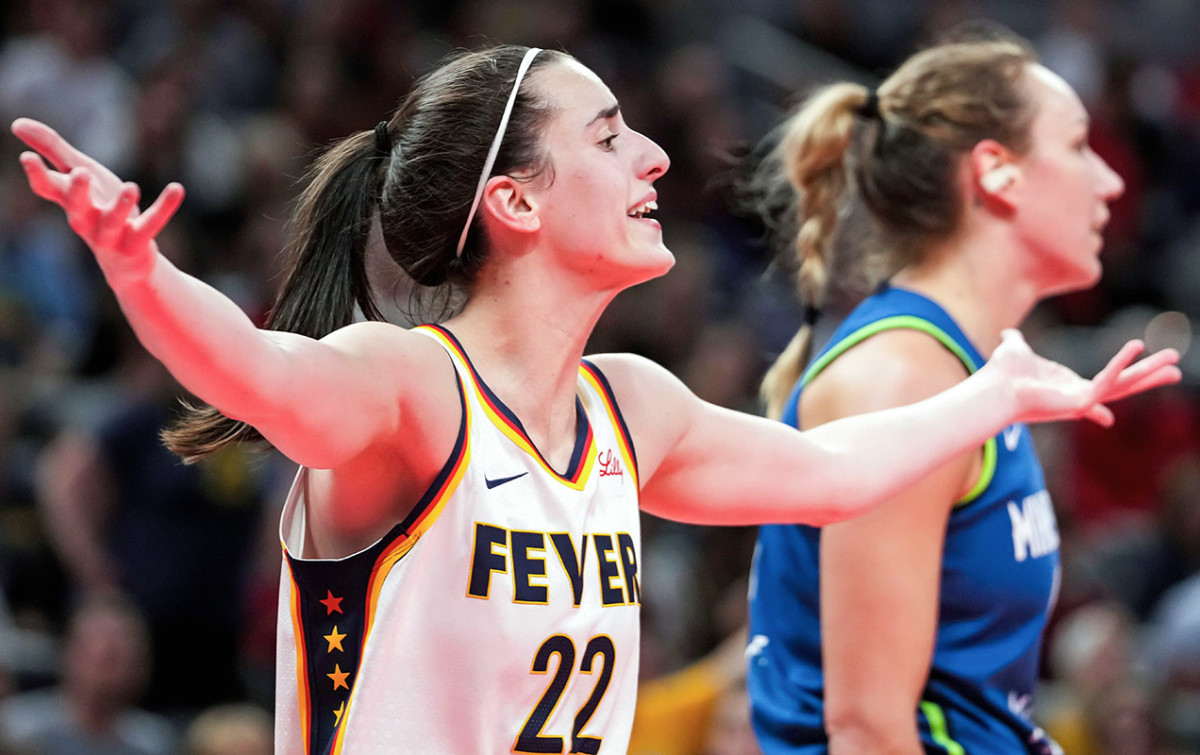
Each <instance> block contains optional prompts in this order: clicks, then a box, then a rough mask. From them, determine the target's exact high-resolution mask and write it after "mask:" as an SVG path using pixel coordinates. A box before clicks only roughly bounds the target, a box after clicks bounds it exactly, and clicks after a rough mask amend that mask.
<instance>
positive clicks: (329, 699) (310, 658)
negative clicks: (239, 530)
mask: <svg viewBox="0 0 1200 755" xmlns="http://www.w3.org/2000/svg"><path fill="white" fill-rule="evenodd" d="M454 378H455V379H454V384H455V385H456V386H458V398H459V402H460V403H461V405H462V419H461V420H460V421H459V425H458V436H457V438H456V439H455V441H454V449H453V450H452V451H451V452H450V456H449V457H448V458H447V459H446V463H445V464H443V465H442V468H441V469H440V470H439V471H438V474H437V476H436V477H435V478H434V480H433V482H432V483H431V484H430V485H429V487H428V488H427V489H426V490H425V493H424V494H423V495H422V496H421V498H420V500H419V501H418V502H417V504H416V505H415V506H413V508H412V511H410V512H409V514H408V515H407V516H406V517H404V519H403V520H402V521H401V522H400V523H399V524H397V525H395V526H394V527H392V528H391V529H390V530H388V533H387V534H386V535H384V536H383V537H382V538H380V539H379V540H378V541H376V542H375V543H374V544H373V545H371V546H369V547H368V548H366V549H365V550H362V551H359V552H358V553H354V554H352V555H350V556H346V557H345V558H339V559H304V558H296V557H294V556H293V555H292V554H291V553H290V552H288V550H287V549H286V548H285V549H284V557H285V558H287V560H288V567H289V570H290V572H291V575H292V580H293V581H294V582H295V584H296V587H297V588H298V595H299V598H300V611H299V613H300V628H299V631H302V632H303V634H304V640H303V641H304V647H305V648H306V651H307V652H306V654H305V659H304V663H305V674H306V675H307V678H308V688H309V722H310V728H311V731H310V736H309V742H310V743H311V748H312V749H311V752H310V753H308V755H318V754H319V753H327V752H329V751H330V748H331V747H332V746H333V740H334V737H335V736H336V735H337V731H338V727H339V726H341V719H340V718H339V717H337V716H334V715H331V713H330V712H331V711H334V710H338V709H339V706H340V707H341V710H345V705H346V703H347V702H348V701H349V699H350V693H351V692H352V691H353V689H354V680H355V678H357V675H358V667H359V664H360V663H361V661H362V653H363V650H364V648H363V642H364V632H365V631H366V615H367V609H368V606H367V599H368V597H369V596H368V595H367V589H368V587H369V585H370V581H371V575H372V573H373V571H374V569H375V566H376V564H377V562H378V560H379V556H380V555H381V554H382V553H383V552H384V551H385V550H387V549H388V547H389V546H391V545H392V543H394V542H396V540H398V539H399V538H402V537H407V536H409V535H410V534H412V533H411V532H410V528H412V527H413V526H414V525H415V524H416V523H417V522H419V521H420V519H421V517H422V516H423V515H424V514H425V512H426V510H427V509H428V508H429V506H430V505H431V504H432V503H433V502H434V501H435V499H436V498H437V494H438V492H439V491H440V490H441V489H442V487H443V486H444V485H445V484H446V480H447V479H449V477H450V475H451V474H452V473H453V471H454V469H455V467H456V466H457V464H458V460H459V459H460V458H461V457H462V455H463V453H464V451H465V450H466V445H467V412H468V411H469V408H468V406H467V397H466V394H465V393H464V387H463V383H462V377H461V376H460V375H459V374H458V371H457V370H455V373H454ZM323 600H324V601H328V602H325V603H323V602H322V601H323ZM335 627H336V629H337V634H339V635H344V638H343V639H342V640H341V645H342V646H343V650H342V651H341V652H338V653H337V654H336V655H334V653H333V652H332V651H331V650H330V649H328V646H329V640H327V639H326V637H327V636H330V634H331V632H332V630H333V629H334V628H335ZM329 674H346V676H345V683H346V685H347V686H345V687H341V686H337V683H336V678H331V677H330V676H329Z"/></svg>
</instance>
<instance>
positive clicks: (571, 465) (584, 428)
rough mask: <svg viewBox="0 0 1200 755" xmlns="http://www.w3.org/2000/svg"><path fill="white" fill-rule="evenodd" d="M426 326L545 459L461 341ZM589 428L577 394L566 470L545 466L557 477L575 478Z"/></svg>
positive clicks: (446, 331)
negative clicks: (445, 343)
mask: <svg viewBox="0 0 1200 755" xmlns="http://www.w3.org/2000/svg"><path fill="white" fill-rule="evenodd" d="M426 327H428V328H432V329H435V330H437V331H438V332H439V333H442V334H443V335H445V336H446V338H448V339H449V340H450V341H451V342H452V343H453V344H454V346H455V348H457V349H458V352H459V353H460V354H461V355H462V357H463V359H464V361H466V363H467V369H469V370H470V371H471V375H472V376H473V377H474V378H475V382H476V384H478V385H479V388H480V390H482V391H483V393H484V395H486V396H487V399H488V402H489V403H491V405H492V406H493V407H494V408H495V409H496V411H498V412H500V413H501V414H503V415H504V417H505V419H507V420H508V421H509V422H511V423H512V425H513V427H515V428H516V429H517V430H518V431H519V432H520V433H521V435H523V436H525V440H526V441H528V443H529V445H530V447H531V448H533V450H534V451H536V452H537V454H538V456H541V457H542V459H543V460H545V458H546V457H545V456H544V455H543V454H542V452H541V449H539V448H538V447H537V444H536V443H534V442H533V439H532V438H530V437H529V433H528V432H526V431H525V426H524V425H522V424H521V420H520V418H519V417H517V415H516V414H515V413H514V412H513V410H512V409H509V408H508V405H507V404H505V403H504V402H503V401H501V400H500V397H499V396H497V395H496V394H495V393H494V392H493V391H492V389H491V388H490V387H489V386H488V384H487V382H486V381H485V380H484V379H483V377H482V376H481V375H480V374H479V370H477V369H475V364H474V362H472V361H471V355H470V354H468V353H467V350H466V349H464V348H463V346H462V343H460V342H459V340H458V338H456V337H455V335H454V334H453V333H451V332H450V331H449V330H448V329H447V328H446V327H445V326H444V325H427V326H426ZM589 428H590V425H589V424H588V416H587V412H585V411H584V409H583V402H582V401H580V400H579V397H578V396H576V397H575V447H574V449H572V451H571V460H570V461H569V462H568V463H567V469H566V471H565V472H562V473H559V472H557V471H556V470H554V468H553V467H549V464H548V463H547V467H549V468H550V469H551V470H552V471H554V472H555V474H557V475H558V476H559V477H562V478H563V479H565V480H572V479H574V478H575V474H576V473H577V472H578V471H579V465H580V464H581V463H583V453H584V451H585V450H587V439H588V430H589Z"/></svg>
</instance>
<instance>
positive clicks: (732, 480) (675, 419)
mask: <svg viewBox="0 0 1200 755" xmlns="http://www.w3.org/2000/svg"><path fill="white" fill-rule="evenodd" d="M593 359H594V361H595V362H596V364H597V366H599V367H600V368H601V369H602V370H603V371H604V372H605V374H606V375H607V376H608V379H609V382H610V383H611V384H612V386H613V391H614V393H615V395H616V398H617V401H618V403H619V405H620V406H621V411H622V414H623V415H624V417H625V420H626V423H627V424H628V426H629V430H630V434H631V435H632V437H633V442H634V446H635V449H636V452H637V458H638V469H639V479H640V482H641V487H642V489H641V507H642V509H643V510H645V511H648V512H649V513H652V514H655V515H658V516H662V517H664V518H667V519H674V520H677V521H685V522H693V523H698V524H717V525H722V524H728V525H740V524H761V523H764V522H770V521H790V522H797V521H804V522H815V521H818V520H821V519H822V518H823V517H824V516H825V515H826V513H827V512H824V511H823V510H822V508H821V507H822V505H823V502H827V501H829V500H832V498H833V495H832V494H831V493H830V492H829V491H823V492H821V493H819V494H816V495H814V494H813V489H812V488H811V487H806V486H805V485H803V484H802V483H801V482H800V481H802V480H805V479H809V478H810V475H815V474H816V473H817V472H818V471H819V470H820V469H821V468H822V465H823V464H824V463H825V462H826V461H827V460H828V458H829V457H830V453H829V452H828V450H827V449H825V448H822V447H821V446H819V445H817V444H815V443H812V442H810V441H808V440H807V439H806V438H804V436H803V434H802V433H797V432H796V431H795V430H794V429H792V428H790V427H788V426H786V425H784V424H782V423H780V422H776V421H774V420H768V419H765V418H763V417H759V416H755V415H751V414H747V413H745V412H739V411H734V410H732V409H726V408H724V407H720V406H717V405H715V404H711V403H709V402H707V401H703V400H702V399H700V398H699V397H697V396H696V395H695V394H694V393H692V392H691V390H689V389H688V388H687V386H685V385H684V384H683V382H682V381H680V380H679V379H678V378H677V377H675V376H674V375H672V374H671V373H670V372H668V371H667V370H666V369H664V368H663V367H660V366H659V365H657V364H654V363H653V362H650V361H649V360H646V359H642V358H640V357H633V356H629V355H603V356H600V357H594V358H593ZM781 470H787V472H788V474H780V471H781Z"/></svg>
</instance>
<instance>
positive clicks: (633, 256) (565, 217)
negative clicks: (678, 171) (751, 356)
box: [529, 59, 674, 289]
mask: <svg viewBox="0 0 1200 755" xmlns="http://www.w3.org/2000/svg"><path fill="white" fill-rule="evenodd" d="M536 85H537V87H538V88H539V90H540V92H541V94H542V95H543V96H544V97H545V98H546V100H547V101H548V103H549V104H550V106H551V107H552V108H553V109H554V116H553V117H552V118H551V119H550V122H549V123H548V125H547V127H546V131H545V133H544V135H543V143H544V146H545V148H546V150H547V152H548V153H549V155H550V161H551V164H552V165H553V171H552V173H551V175H552V176H553V179H552V180H551V181H549V182H547V183H545V184H544V185H540V186H531V187H530V188H529V191H530V192H531V193H532V195H533V196H535V197H536V198H537V199H538V200H539V208H540V212H539V214H540V220H541V227H540V233H542V234H543V239H544V241H545V245H546V246H547V247H549V248H551V249H553V250H555V253H556V254H558V255H559V256H560V258H561V261H562V264H564V265H565V266H568V267H569V268H571V269H574V270H576V271H578V272H579V273H581V274H583V275H586V276H588V278H589V279H590V280H591V281H592V282H593V285H595V286H597V287H599V288H613V289H621V288H625V287H627V286H630V285H633V284H635V283H640V282H641V281H644V280H648V279H650V278H653V277H656V276H658V275H662V274H663V273H664V272H666V271H667V270H669V269H670V267H671V265H673V264H674V257H673V256H672V255H671V252H670V251H669V250H668V249H667V248H666V246H665V245H664V244H663V239H662V227H661V226H660V225H659V223H658V221H657V220H654V219H653V218H652V217H650V216H649V214H650V213H651V212H652V211H653V210H654V209H655V207H656V206H657V198H658V195H657V193H656V192H655V190H654V181H655V180H656V179H658V178H659V177H660V176H662V175H663V174H664V173H666V171H667V167H668V166H669V165H670V161H669V160H668V159H667V155H666V153H665V152H663V150H662V148H661V147H659V146H658V145H657V144H655V143H654V142H653V141H651V140H650V139H648V138H647V137H645V136H643V135H642V134H639V133H638V132H637V131H634V130H633V129H631V128H629V127H628V126H627V125H626V124H625V121H624V119H623V118H622V117H621V112H620V110H619V108H618V105H617V100H616V98H615V97H614V96H613V94H612V92H610V91H609V89H608V87H607V86H605V85H604V82H602V81H601V80H600V78H599V77H598V76H596V74H594V73H593V72H592V71H591V70H589V69H588V68H586V67H585V66H583V65H582V64H580V63H578V62H576V61H574V60H570V59H568V60H566V61H563V62H561V63H556V64H554V65H552V66H549V67H547V68H545V69H542V70H541V71H539V72H538V75H537V83H536Z"/></svg>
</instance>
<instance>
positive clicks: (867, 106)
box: [858, 89, 879, 121]
mask: <svg viewBox="0 0 1200 755" xmlns="http://www.w3.org/2000/svg"><path fill="white" fill-rule="evenodd" d="M858 114H859V115H861V116H862V117H863V118H866V119H867V120H869V121H873V120H875V119H877V118H878V117H879V92H877V91H875V90H874V89H870V90H868V91H867V99H866V101H865V102H863V104H861V105H859V106H858Z"/></svg>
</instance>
